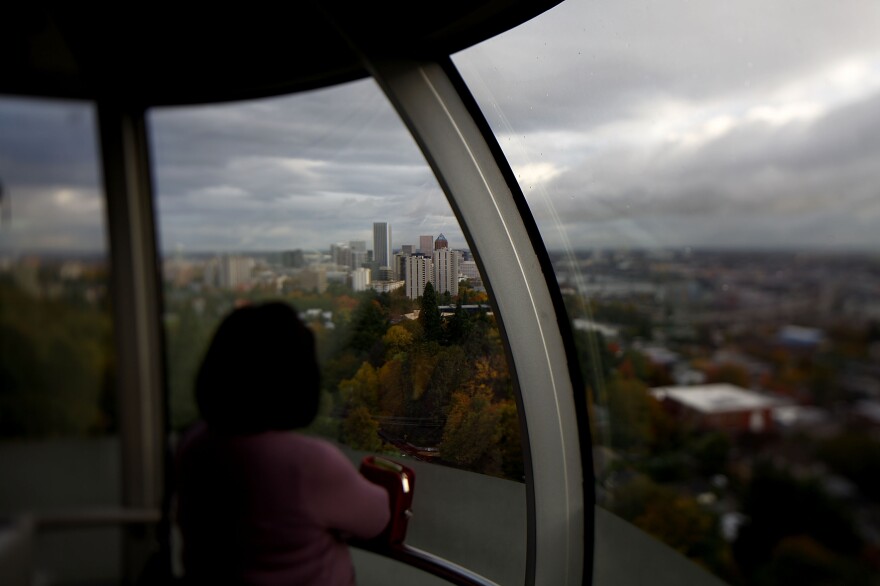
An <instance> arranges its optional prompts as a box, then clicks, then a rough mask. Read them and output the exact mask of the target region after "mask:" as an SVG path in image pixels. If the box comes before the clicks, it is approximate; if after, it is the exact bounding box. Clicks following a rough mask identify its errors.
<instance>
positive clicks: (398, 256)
mask: <svg viewBox="0 0 880 586" xmlns="http://www.w3.org/2000/svg"><path fill="white" fill-rule="evenodd" d="M410 256H412V254H405V253H403V252H395V253H394V259H393V260H392V263H391V268H392V269H393V270H394V279H395V280H403V279H405V278H406V259H407V258H409V257H410Z"/></svg>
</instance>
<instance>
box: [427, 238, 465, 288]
mask: <svg viewBox="0 0 880 586" xmlns="http://www.w3.org/2000/svg"><path fill="white" fill-rule="evenodd" d="M433 261H434V270H433V282H434V289H436V290H437V294H438V295H442V294H443V293H446V292H447V291H449V293H450V294H451V295H458V272H459V263H460V262H461V253H460V252H459V251H457V250H451V249H449V248H438V249H437V250H435V251H434V255H433Z"/></svg>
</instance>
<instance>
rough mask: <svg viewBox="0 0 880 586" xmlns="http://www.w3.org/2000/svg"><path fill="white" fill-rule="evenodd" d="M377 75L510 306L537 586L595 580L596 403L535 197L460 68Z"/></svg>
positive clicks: (531, 565)
mask: <svg viewBox="0 0 880 586" xmlns="http://www.w3.org/2000/svg"><path fill="white" fill-rule="evenodd" d="M369 66H370V70H371V73H372V75H373V77H374V78H375V79H376V81H377V82H378V83H379V85H380V87H381V88H382V89H383V91H384V92H385V93H386V95H387V96H388V98H389V99H390V100H391V103H392V104H393V106H394V107H395V109H396V110H397V112H398V114H399V115H400V116H401V118H402V119H403V121H404V123H405V124H406V126H407V128H409V130H410V132H411V134H412V135H413V137H414V138H415V140H416V142H417V143H418V145H419V147H420V148H421V150H422V152H423V154H424V155H425V157H426V159H427V160H428V163H429V165H430V166H431V168H432V169H433V171H434V174H435V175H436V176H437V179H438V181H439V183H440V185H441V186H442V187H443V190H444V192H445V193H446V196H447V199H448V200H449V202H450V205H451V206H452V209H453V211H454V212H455V214H456V216H457V218H458V220H459V223H460V225H461V227H462V230H463V232H464V234H465V237H466V238H467V240H468V243H469V245H470V247H471V250H473V251H475V257H476V259H477V262H478V264H479V266H480V270H481V272H482V274H483V275H485V277H486V280H487V283H488V288H490V290H491V292H492V295H491V298H492V299H494V301H495V303H496V304H497V306H498V308H497V309H498V311H497V314H498V315H499V316H500V319H499V322H500V326H501V329H502V332H503V337H504V339H505V343H506V344H507V348H508V351H509V353H510V358H511V360H510V363H511V365H512V368H513V371H514V373H515V375H514V380H515V381H516V384H517V400H518V408H519V409H518V412H519V413H520V417H521V422H520V424H521V427H522V437H523V438H524V443H525V449H526V453H525V454H524V456H525V463H526V499H527V507H528V513H527V514H528V532H529V534H528V545H527V552H528V559H527V563H526V579H525V583H526V584H535V583H537V584H545V583H546V584H560V585H562V584H582V583H583V584H587V583H590V582H591V581H592V557H593V543H592V536H593V534H594V519H593V516H594V510H593V503H594V500H595V499H594V498H593V472H592V470H593V467H592V455H591V453H592V452H591V448H590V440H589V437H590V434H589V423H588V421H587V418H586V413H587V410H586V403H585V401H586V398H585V397H584V396H582V395H583V393H581V392H575V389H581V388H583V385H580V384H578V381H579V379H580V374H579V371H578V369H577V362H576V360H575V359H574V357H573V356H574V354H573V352H574V343H573V338H572V336H571V332H570V329H569V327H570V326H569V325H568V319H567V314H566V313H565V310H564V307H563V304H562V297H561V293H560V291H559V287H558V284H557V282H556V279H555V277H554V274H553V269H552V266H551V264H550V261H549V257H548V254H547V251H546V249H545V248H544V245H543V241H542V240H541V238H540V235H539V233H538V230H537V227H536V225H535V222H534V219H533V218H532V215H531V212H530V211H529V208H528V206H527V204H526V202H525V197H524V196H523V194H522V192H521V190H520V188H519V185H518V183H517V182H516V180H515V178H514V175H513V173H512V171H511V169H510V166H509V164H508V163H507V161H506V159H505V157H504V156H503V154H502V152H501V149H500V147H499V145H498V144H497V142H496V141H495V137H494V135H493V134H492V132H491V130H490V129H489V126H488V124H487V122H486V121H485V119H484V118H483V116H482V114H481V112H480V110H479V108H478V107H477V105H476V102H475V101H474V100H473V98H472V97H471V95H470V92H469V91H468V90H467V86H466V85H465V83H464V81H463V80H462V79H461V77H460V76H459V75H458V72H457V71H456V69H455V67H454V66H453V64H452V62H451V60H449V59H448V58H447V59H446V60H444V61H438V62H417V61H409V60H377V61H372V62H370V63H369ZM505 316H508V317H509V316H516V319H505Z"/></svg>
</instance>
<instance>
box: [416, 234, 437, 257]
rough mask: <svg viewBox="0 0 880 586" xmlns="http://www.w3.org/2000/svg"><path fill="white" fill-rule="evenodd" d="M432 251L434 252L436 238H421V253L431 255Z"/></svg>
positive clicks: (429, 235)
mask: <svg viewBox="0 0 880 586" xmlns="http://www.w3.org/2000/svg"><path fill="white" fill-rule="evenodd" d="M432 250H434V236H433V235H432V234H428V235H426V236H419V252H421V253H422V254H431V251H432Z"/></svg>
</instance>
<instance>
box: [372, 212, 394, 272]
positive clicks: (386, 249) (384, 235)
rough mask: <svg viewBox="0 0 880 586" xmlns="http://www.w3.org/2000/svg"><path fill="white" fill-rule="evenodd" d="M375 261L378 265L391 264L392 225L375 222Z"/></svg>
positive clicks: (385, 265)
mask: <svg viewBox="0 0 880 586" xmlns="http://www.w3.org/2000/svg"><path fill="white" fill-rule="evenodd" d="M373 262H375V263H376V266H377V267H379V268H381V267H388V266H391V225H390V224H388V222H373Z"/></svg>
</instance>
